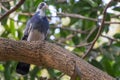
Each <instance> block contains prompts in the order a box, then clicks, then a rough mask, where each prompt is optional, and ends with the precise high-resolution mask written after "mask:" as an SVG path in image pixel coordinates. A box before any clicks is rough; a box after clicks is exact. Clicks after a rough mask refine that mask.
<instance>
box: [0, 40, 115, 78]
mask: <svg viewBox="0 0 120 80" xmlns="http://www.w3.org/2000/svg"><path fill="white" fill-rule="evenodd" d="M9 60H15V61H21V62H26V63H30V64H35V65H37V66H44V67H51V68H54V69H58V70H60V71H62V72H64V73H66V74H68V75H69V76H72V75H73V73H74V71H75V65H76V66H77V68H78V70H80V73H81V78H82V80H115V79H114V78H112V77H111V76H109V75H108V74H106V73H105V72H103V71H101V70H99V69H97V68H96V67H94V66H92V65H90V64H89V63H87V62H86V61H84V60H82V59H81V58H79V57H77V56H75V55H74V54H72V53H71V52H69V51H67V50H65V49H63V48H61V47H59V46H57V45H55V44H52V43H49V42H46V41H36V42H35V41H33V42H28V41H14V40H10V39H4V38H0V61H9Z"/></svg>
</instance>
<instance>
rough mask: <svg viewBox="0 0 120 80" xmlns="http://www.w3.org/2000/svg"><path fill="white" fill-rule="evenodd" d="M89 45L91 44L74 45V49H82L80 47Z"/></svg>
mask: <svg viewBox="0 0 120 80" xmlns="http://www.w3.org/2000/svg"><path fill="white" fill-rule="evenodd" d="M91 44H92V43H83V44H79V45H75V46H74V47H75V48H77V47H82V46H89V45H91Z"/></svg>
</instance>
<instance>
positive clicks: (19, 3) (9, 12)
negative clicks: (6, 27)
mask: <svg viewBox="0 0 120 80" xmlns="http://www.w3.org/2000/svg"><path fill="white" fill-rule="evenodd" d="M24 2H25V0H20V1H19V2H18V4H17V5H16V6H15V7H13V8H12V9H11V10H9V11H8V12H6V13H5V14H4V15H3V16H2V17H0V21H1V20H2V19H4V18H5V17H6V16H8V15H9V14H11V13H12V12H14V11H15V10H16V9H18V8H19V7H20V6H21V5H22V4H23V3H24Z"/></svg>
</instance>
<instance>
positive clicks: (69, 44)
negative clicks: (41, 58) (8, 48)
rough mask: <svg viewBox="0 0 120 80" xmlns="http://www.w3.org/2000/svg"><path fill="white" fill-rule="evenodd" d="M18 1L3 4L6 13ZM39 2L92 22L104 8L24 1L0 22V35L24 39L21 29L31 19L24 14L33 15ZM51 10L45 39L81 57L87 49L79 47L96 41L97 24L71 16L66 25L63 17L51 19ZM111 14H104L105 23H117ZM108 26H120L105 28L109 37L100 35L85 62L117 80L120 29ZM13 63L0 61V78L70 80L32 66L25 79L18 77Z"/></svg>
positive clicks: (85, 2)
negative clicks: (91, 19)
mask: <svg viewBox="0 0 120 80" xmlns="http://www.w3.org/2000/svg"><path fill="white" fill-rule="evenodd" d="M18 1H19V0H13V1H11V2H5V3H2V5H3V6H4V7H6V8H7V9H8V10H9V9H10V8H11V7H13V6H15V5H16V4H17V2H18ZM42 1H46V2H47V4H49V6H52V7H53V8H54V9H55V10H56V11H57V12H61V11H62V12H66V13H75V14H80V15H83V16H85V17H89V18H94V19H98V17H100V16H101V15H102V11H103V9H104V7H105V5H106V4H105V3H104V2H103V1H102V0H68V2H63V3H60V2H58V1H59V0H26V1H25V3H24V4H23V5H22V6H21V7H20V8H19V9H17V10H16V11H15V13H12V14H11V15H10V16H8V17H7V18H4V19H3V20H2V21H1V22H0V23H1V26H0V36H1V37H5V38H11V39H15V40H20V39H21V38H22V36H23V30H24V28H25V25H26V22H27V20H28V19H29V18H30V17H31V16H29V15H28V16H26V15H25V14H24V13H34V12H35V9H36V7H37V5H38V4H39V3H40V2H42ZM116 4H117V3H114V4H112V5H113V6H114V7H113V10H115V11H118V12H119V11H120V9H119V8H118V7H119V6H116ZM53 8H50V11H47V16H49V17H50V18H49V19H50V27H51V28H50V32H49V34H48V37H47V40H48V41H50V42H55V43H57V44H59V45H60V46H62V47H64V48H66V49H68V50H70V51H72V52H73V53H75V54H76V55H78V56H79V57H81V56H82V55H84V53H85V51H86V50H87V48H88V46H82V47H79V46H78V45H80V44H84V43H88V42H91V41H92V40H93V39H94V38H95V36H96V34H97V32H98V28H99V26H98V23H97V22H94V21H90V20H84V19H78V18H71V17H68V18H69V23H67V20H68V18H67V20H66V17H65V16H57V17H56V16H51V15H54V14H52V13H55V10H53ZM0 11H1V12H0V14H4V13H5V12H6V11H5V10H4V9H3V8H1V9H0ZM51 12H52V13H51ZM114 15H115V14H114V13H107V17H106V19H105V20H106V21H110V20H111V19H114V20H115V19H118V20H119V18H118V17H115V18H112V17H111V16H114ZM61 20H64V21H61ZM62 22H66V23H67V25H65V26H64V25H62ZM64 24H65V23H64ZM110 26H111V27H112V26H113V27H114V26H115V27H116V26H120V25H118V24H112V25H110V24H107V25H104V27H105V29H104V30H103V31H102V34H103V35H104V34H105V35H106V36H109V38H108V37H103V36H101V37H100V38H99V39H98V41H97V42H96V44H95V46H94V49H93V50H92V51H91V52H90V54H89V55H88V56H87V58H86V61H88V62H89V63H91V64H92V65H93V66H95V67H97V68H99V69H101V70H103V71H105V72H107V73H108V74H109V75H111V76H113V77H116V78H119V77H120V42H119V41H120V27H117V29H116V30H117V31H114V33H112V32H111V30H110ZM59 27H61V28H59ZM67 29H69V30H67ZM72 30H81V31H85V33H80V32H76V31H72ZM114 30H115V29H114ZM113 38H114V39H113ZM16 64H17V62H16V61H9V62H1V63H0V79H5V80H28V79H30V80H35V79H36V80H39V79H40V78H41V77H42V76H45V77H48V78H52V79H60V80H69V78H68V77H67V78H66V75H64V76H61V75H63V73H62V72H60V71H58V70H55V69H45V68H43V67H37V66H35V65H32V66H31V69H30V72H29V74H28V75H27V76H20V75H18V74H16V72H15V68H16Z"/></svg>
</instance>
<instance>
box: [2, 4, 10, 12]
mask: <svg viewBox="0 0 120 80" xmlns="http://www.w3.org/2000/svg"><path fill="white" fill-rule="evenodd" d="M0 6H1V8H2V9H3V10H5V11H9V10H8V9H7V8H6V7H4V6H3V5H2V3H0Z"/></svg>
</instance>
